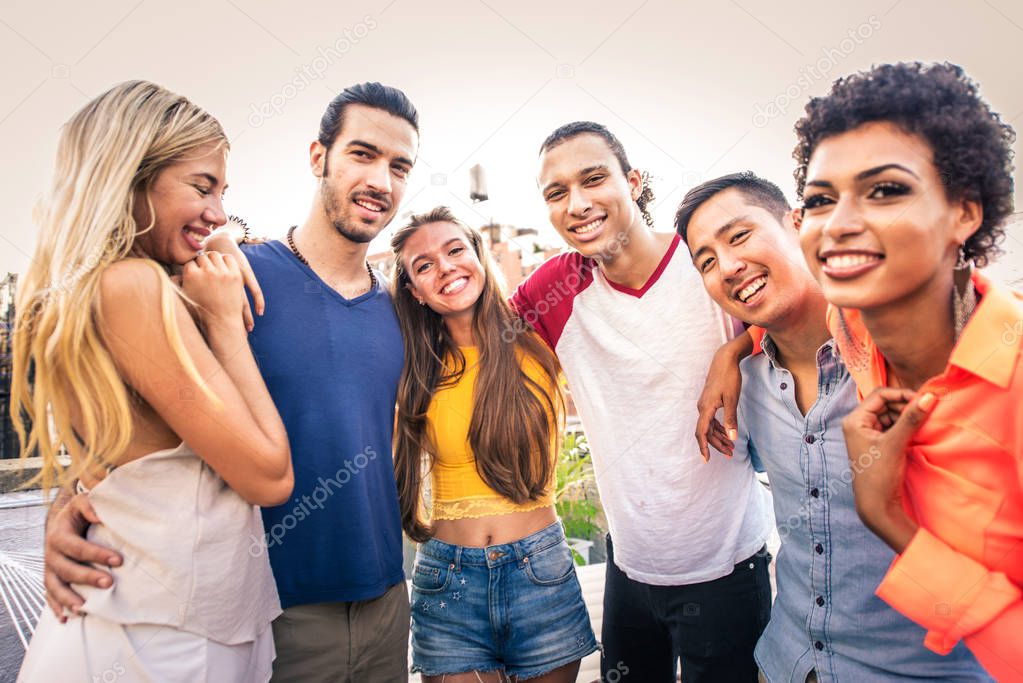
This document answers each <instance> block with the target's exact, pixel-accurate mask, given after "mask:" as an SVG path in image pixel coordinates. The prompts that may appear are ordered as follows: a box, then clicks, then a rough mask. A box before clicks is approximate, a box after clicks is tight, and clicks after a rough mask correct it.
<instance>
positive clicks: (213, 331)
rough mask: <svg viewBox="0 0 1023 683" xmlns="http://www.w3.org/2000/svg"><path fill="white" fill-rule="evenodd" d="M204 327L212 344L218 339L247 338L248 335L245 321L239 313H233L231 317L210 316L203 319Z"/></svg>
mask: <svg viewBox="0 0 1023 683" xmlns="http://www.w3.org/2000/svg"><path fill="white" fill-rule="evenodd" d="M203 328H204V329H205V330H206V336H207V338H208V339H207V341H209V342H210V343H211V344H212V343H215V342H218V341H231V340H233V339H246V338H247V336H248V332H247V331H246V329H245V321H244V320H243V319H242V317H241V315H238V314H235V315H232V316H230V318H226V317H220V316H210V317H209V318H207V319H205V320H203Z"/></svg>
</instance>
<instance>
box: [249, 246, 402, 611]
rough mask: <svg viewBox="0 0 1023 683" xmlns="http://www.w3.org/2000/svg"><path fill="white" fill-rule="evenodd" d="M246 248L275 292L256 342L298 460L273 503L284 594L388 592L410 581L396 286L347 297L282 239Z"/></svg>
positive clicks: (274, 554)
mask: <svg viewBox="0 0 1023 683" xmlns="http://www.w3.org/2000/svg"><path fill="white" fill-rule="evenodd" d="M243 250H244V252H245V255H246V256H247V257H248V259H249V263H250V264H251V265H252V269H253V271H254V272H255V274H256V278H257V279H258V281H259V284H260V287H261V288H262V290H263V295H264V297H265V298H266V312H265V313H264V315H262V316H257V317H256V318H255V328H254V329H253V331H252V333H251V334H250V335H249V343H250V345H251V347H252V352H253V355H254V356H255V357H256V362H257V363H258V364H259V369H260V371H261V373H262V375H263V379H264V380H265V381H266V385H267V388H268V389H269V390H270V395H271V397H272V398H273V401H274V404H275V405H276V406H277V410H278V411H279V412H280V414H281V418H282V419H283V421H284V426H285V428H286V429H287V431H288V439H289V441H290V443H291V458H292V462H293V464H294V470H295V490H294V492H293V493H292V495H291V499H290V500H289V501H288V502H287V503H285V504H283V505H279V506H277V507H271V508H263V524H264V527H265V531H266V544H267V547H268V549H269V553H270V565H271V567H272V568H273V574H274V578H275V579H276V580H277V590H278V592H279V593H280V597H281V605H282V607H285V608H287V607H291V606H294V605H302V604H310V603H318V602H336V601H353V600H368V599H371V598H375V597H378V596H380V595H382V594H383V593H384V592H385V591H386V590H387V589H388V588H389V587H390V586H393V585H394V584H396V583H398V582H399V581H402V580H404V574H403V571H402V548H401V539H402V536H401V517H400V514H399V511H398V493H397V488H396V486H395V483H394V466H393V462H392V458H391V438H392V435H393V429H394V406H395V401H396V398H397V392H398V380H399V378H400V375H401V369H402V364H403V362H404V349H403V346H402V338H401V330H400V329H399V327H398V320H397V318H396V317H395V314H394V307H393V305H392V303H391V297H390V295H389V293H388V292H387V290H386V289H385V288H383V287H381V286H380V285H379V284H378V285H377V286H375V287H374V288H373V289H372V290H370V291H369V292H367V293H365V294H363V295H361V296H359V297H356V298H354V299H345V298H344V297H342V296H341V295H340V294H338V293H337V292H336V291H335V290H333V289H332V288H331V287H329V286H328V285H327V284H326V283H325V282H323V281H322V280H321V279H320V278H319V277H318V276H317V275H316V273H314V272H313V271H312V270H311V269H310V268H309V267H308V266H306V265H305V264H303V263H301V262H300V261H299V260H298V259H297V258H296V257H295V255H294V254H293V253H292V252H291V250H290V249H288V247H286V246H285V245H284V244H282V243H280V242H276V241H275V242H266V243H264V244H256V245H246V246H245V247H244V248H243ZM377 280H378V282H379V280H380V276H379V274H378V275H377ZM252 540H253V545H252V547H251V551H253V552H258V549H259V543H258V539H252Z"/></svg>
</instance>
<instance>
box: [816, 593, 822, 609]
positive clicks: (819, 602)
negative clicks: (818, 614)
mask: <svg viewBox="0 0 1023 683" xmlns="http://www.w3.org/2000/svg"><path fill="white" fill-rule="evenodd" d="M817 606H818V607H824V598H822V597H821V596H819V595H818V596H817Z"/></svg>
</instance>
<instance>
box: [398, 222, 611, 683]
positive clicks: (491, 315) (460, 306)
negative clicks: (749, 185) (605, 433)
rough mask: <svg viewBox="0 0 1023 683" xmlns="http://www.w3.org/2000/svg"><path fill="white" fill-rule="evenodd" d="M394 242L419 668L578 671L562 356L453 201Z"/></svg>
mask: <svg viewBox="0 0 1023 683" xmlns="http://www.w3.org/2000/svg"><path fill="white" fill-rule="evenodd" d="M391 247H392V249H393V250H394V255H395V263H396V280H395V286H394V289H395V292H394V307H395V311H396V313H397V315H398V319H399V321H400V323H401V326H402V330H403V334H404V335H405V369H404V372H403V374H402V379H401V384H400V385H399V392H398V424H397V429H396V443H395V451H394V457H395V469H396V479H397V484H398V494H399V501H400V505H401V512H402V523H403V526H404V528H405V531H406V533H408V535H409V536H410V537H411V538H412V539H414V540H416V541H419V542H420V543H421V545H420V547H419V552H418V553H417V555H416V565H415V571H414V575H413V579H412V657H413V671H420V672H422V673H423V675H424V680H425V681H427V683H434V682H436V683H440V682H443V683H459V682H461V681H469V682H471V683H477V682H479V681H485V682H488V683H489V682H490V681H502V680H507V679H513V680H519V679H523V680H524V679H530V680H537V681H543V682H545V683H560V682H568V681H574V680H575V677H576V674H577V672H578V670H579V661H580V660H581V659H582V658H583V657H584V656H586V655H587V654H589V653H591V652H593V651H594V650H595V649H596V641H595V639H594V636H593V631H592V629H591V627H590V623H589V616H588V614H587V611H586V606H585V604H584V603H583V600H582V593H581V590H580V587H579V582H578V579H577V578H576V575H575V566H574V562H573V560H572V554H571V551H570V550H569V548H568V545H567V543H566V541H565V536H564V532H563V530H562V528H561V524H560V522H559V520H558V517H557V514H556V512H555V509H554V496H553V493H554V479H555V468H556V461H557V451H558V443H559V438H558V436H559V429H560V428H561V426H562V422H563V420H562V417H563V414H564V404H563V399H562V395H561V392H560V389H559V386H558V378H559V366H558V362H557V360H556V358H555V357H554V355H553V353H552V352H551V351H550V350H549V349H548V347H547V346H546V345H545V344H544V342H543V341H542V340H541V339H540V338H539V337H537V336H535V334H534V333H533V332H531V331H529V330H528V327H526V326H524V325H521V324H517V321H516V318H515V313H514V312H513V311H512V309H511V308H510V306H509V305H508V303H507V301H506V300H505V297H504V294H503V292H502V291H501V287H500V285H499V283H498V280H497V277H496V275H495V271H494V268H493V266H492V264H491V260H490V257H489V254H488V253H487V251H486V248H485V247H484V244H483V238H482V237H481V235H480V234H479V233H478V232H477V231H475V230H473V229H471V228H469V227H468V226H467V225H465V224H464V223H462V222H461V221H459V220H458V219H457V218H456V217H455V216H454V214H452V212H451V211H450V210H448V209H447V208H445V207H438V208H436V209H434V210H432V211H430V212H428V213H424V214H419V215H416V216H413V217H412V219H411V220H410V221H409V223H408V224H407V225H406V226H405V227H403V228H401V229H400V230H398V231H397V232H396V233H395V235H394V237H393V239H392V240H391ZM427 472H429V475H430V482H431V486H430V512H429V518H430V521H429V523H427V522H426V521H424V518H423V509H422V508H423V500H424V496H423V488H424V486H423V485H424V479H425V477H426V474H427ZM495 596H498V598H499V599H496V600H495Z"/></svg>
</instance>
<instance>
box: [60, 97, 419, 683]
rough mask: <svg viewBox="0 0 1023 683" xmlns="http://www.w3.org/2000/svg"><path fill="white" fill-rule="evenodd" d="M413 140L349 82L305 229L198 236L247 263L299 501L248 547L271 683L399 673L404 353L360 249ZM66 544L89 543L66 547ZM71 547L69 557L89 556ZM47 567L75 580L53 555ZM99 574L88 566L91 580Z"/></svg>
mask: <svg viewBox="0 0 1023 683" xmlns="http://www.w3.org/2000/svg"><path fill="white" fill-rule="evenodd" d="M418 146H419V134H418V116H417V114H416V110H415V108H414V107H413V106H412V104H411V102H409V100H408V98H407V97H406V96H405V94H404V93H402V92H401V91H400V90H397V89H395V88H391V87H387V86H383V85H380V84H379V83H363V84H359V85H355V86H352V87H350V88H347V89H345V90H344V91H343V92H342V93H341V94H340V95H338V96H337V97H336V98H335V99H334V100H333V101H332V102H331V103H330V105H329V106H328V107H327V111H326V112H325V113H324V115H323V119H322V121H321V124H320V133H319V137H318V139H317V140H316V141H314V142H313V143H312V144H311V145H310V148H309V165H310V168H311V170H312V173H313V175H314V176H315V177H316V178H318V184H319V187H318V190H317V192H316V195H315V196H314V198H313V204H312V208H311V210H310V212H309V215H308V216H307V218H306V220H305V222H304V223H303V224H302V225H301V226H297V227H292V228H291V229H290V230H289V231H288V236H287V239H286V241H285V242H280V241H270V242H265V243H262V244H250V245H246V246H245V247H244V249H243V250H241V251H239V249H238V246H237V244H236V240H237V241H240V240H241V239H242V235H241V232H240V231H238V232H237V233H235V234H232V233H231V232H226V231H218V233H215V234H214V235H213V236H212V237H211V238H210V239H209V241H208V242H207V244H206V248H207V249H216V250H218V251H225V252H228V253H233V254H235V255H236V256H237V258H238V260H239V262H240V263H241V264H242V266H243V270H246V271H247V275H248V277H247V278H246V279H247V283H248V285H249V288H250V290H253V293H254V304H255V307H256V309H257V313H262V315H261V316H260V317H258V318H257V319H256V322H255V326H254V328H253V330H252V332H251V334H250V335H249V343H250V344H251V346H252V350H253V354H254V355H255V357H256V360H257V361H258V363H259V367H260V371H261V372H262V374H263V377H264V379H265V380H266V384H267V387H268V388H269V390H270V394H271V396H272V397H273V399H274V403H275V404H276V406H277V409H278V411H279V412H280V414H281V418H282V419H283V421H284V425H285V428H286V429H287V432H288V438H289V441H290V443H291V453H292V459H293V464H294V471H295V488H294V493H293V498H292V500H291V501H289V502H288V503H285V504H284V505H281V506H278V507H273V508H265V509H264V510H263V522H264V527H265V530H266V538H265V540H264V539H261V538H254V539H252V544H251V546H250V552H252V553H260V552H264V548H267V549H268V550H269V554H270V564H271V567H272V568H273V573H274V578H275V579H276V581H277V588H278V593H279V594H280V598H281V606H282V607H283V608H284V613H283V614H282V615H281V616H280V617H278V618H277V620H275V621H274V624H273V630H274V644H275V647H276V651H277V657H276V659H275V660H274V665H273V666H274V670H273V680H275V681H287V682H289V683H290V682H291V681H332V682H333V681H345V682H348V683H361V682H362V681H374V683H375V682H377V681H381V682H384V683H387V682H393V683H396V682H398V681H406V680H407V679H408V673H407V666H408V654H407V646H408V626H409V618H410V615H409V603H408V592H407V590H406V587H405V581H404V575H403V572H402V535H401V520H400V515H399V510H398V497H397V488H396V486H395V481H394V468H393V464H392V459H391V440H392V436H393V428H394V406H395V401H396V398H397V390H398V380H399V377H400V375H401V370H402V364H403V360H404V350H403V345H402V336H401V331H400V329H399V327H398V321H397V318H396V317H395V314H394V308H393V306H392V303H391V298H390V295H389V293H388V291H387V289H386V287H384V286H382V285H381V282H380V280H381V276H380V275H379V274H378V273H376V272H375V271H373V270H372V269H371V268H370V266H369V264H368V263H367V261H366V252H367V249H368V247H369V242H370V241H371V240H372V239H373V238H374V237H376V235H377V234H379V233H380V231H381V230H382V229H383V228H384V227H385V226H387V224H388V223H390V221H391V219H392V218H393V217H394V214H395V212H396V210H397V207H398V204H399V203H400V202H401V199H402V197H403V195H404V193H405V184H406V179H407V176H408V173H409V171H411V169H412V165H413V163H414V162H415V159H416V152H417V150H418ZM246 259H247V261H246ZM250 267H251V270H249V269H250ZM253 275H254V277H253ZM256 282H258V285H257V284H256ZM260 290H262V293H265V302H266V306H265V312H263V311H262V310H261V309H262V308H263V306H262V302H263V298H262V293H261V292H260ZM54 522H55V524H54ZM79 522H81V520H80V521H79ZM83 532H84V525H83V524H82V523H78V524H75V520H74V519H72V518H67V519H65V518H60V519H57V520H51V531H49V532H48V544H49V538H50V537H51V536H54V535H55V534H56V535H57V536H63V537H64V538H65V539H68V538H71V537H73V536H77V535H78V534H81V533H83ZM73 541H77V542H78V543H79V544H81V543H83V541H82V539H80V538H73V539H71V541H61V542H60V547H64V548H71V547H74V544H73ZM86 545H90V544H86ZM92 549H93V552H95V549H96V546H92ZM106 552H107V553H109V551H106ZM65 554H66V555H67V557H62V558H60V559H61V560H62V561H67V560H68V559H72V560H82V559H84V557H85V556H83V555H82V554H81V552H70V551H68V552H66V553H65ZM89 557H91V555H89ZM51 573H52V574H53V576H54V579H55V580H57V581H60V580H61V579H60V578H56V577H57V575H58V574H59V576H60V577H62V578H63V580H64V581H67V579H69V578H74V577H72V576H69V575H66V574H65V573H61V572H60V569H59V566H58V567H54V566H52V565H50V564H49V556H48V568H47V574H48V575H49V574H51ZM103 577H107V578H109V576H108V575H106V574H102V573H100V572H96V573H95V574H94V575H93V576H91V577H90V583H94V582H97V581H99V580H102V578H103ZM96 585H100V584H99V583H96Z"/></svg>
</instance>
